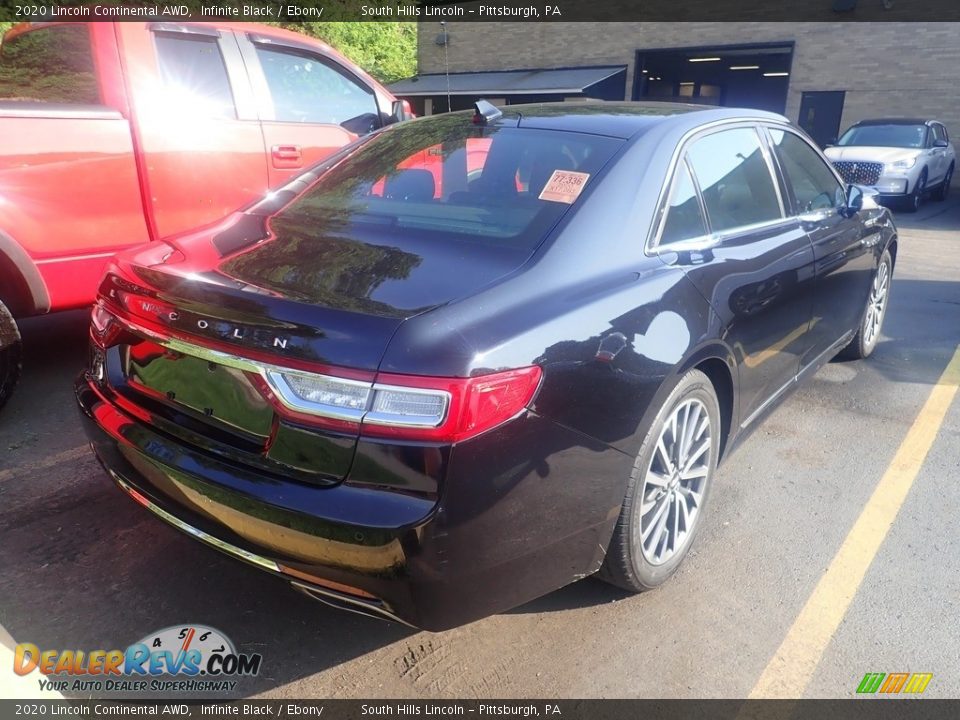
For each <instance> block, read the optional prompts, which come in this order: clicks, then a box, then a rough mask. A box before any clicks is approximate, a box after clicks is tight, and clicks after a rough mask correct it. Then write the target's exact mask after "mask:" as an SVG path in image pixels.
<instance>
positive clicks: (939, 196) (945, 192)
mask: <svg viewBox="0 0 960 720" xmlns="http://www.w3.org/2000/svg"><path fill="white" fill-rule="evenodd" d="M951 180H953V165H951V166H950V168H949V169H948V170H947V174H946V176H945V177H944V178H943V182H942V183H940V187H938V188H937V192H936V193H934V195H933V197H934V199H935V200H939V201H943V200H946V199H947V196H949V195H950V181H951Z"/></svg>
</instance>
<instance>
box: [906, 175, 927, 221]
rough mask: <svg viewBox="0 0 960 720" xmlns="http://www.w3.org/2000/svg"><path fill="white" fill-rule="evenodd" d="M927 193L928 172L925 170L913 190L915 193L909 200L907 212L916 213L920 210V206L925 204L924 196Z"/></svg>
mask: <svg viewBox="0 0 960 720" xmlns="http://www.w3.org/2000/svg"><path fill="white" fill-rule="evenodd" d="M926 191H927V171H926V168H924V170H923V172H922V173H920V177H919V178H917V184H916V186H914V188H913V192H912V193H910V196H909V197H908V198H907V207H906V210H907V212H910V213H915V212H916V211H917V210H919V209H920V205H921V204H922V203H923V194H924V193H925V192H926Z"/></svg>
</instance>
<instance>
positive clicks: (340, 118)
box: [257, 46, 380, 135]
mask: <svg viewBox="0 0 960 720" xmlns="http://www.w3.org/2000/svg"><path fill="white" fill-rule="evenodd" d="M257 57H258V58H259V60H260V65H261V66H262V68H263V73H264V75H265V76H266V79H267V86H268V87H269V88H270V96H271V99H272V101H273V110H274V119H275V120H279V121H281V122H295V123H319V124H328V125H340V126H342V127H343V128H344V129H346V130H349V131H350V132H352V133H354V134H357V135H364V134H366V133H368V132H370V131H372V130H375V129H376V128H377V127H379V126H380V112H379V109H378V107H377V100H376V96H375V95H374V93H373V90H372V89H371V88H369V87H367V86H366V85H363V84H361V83H359V82H357V81H356V80H354V79H353V78H352V77H351V76H350V75H348V74H347V73H346V72H345V71H344V70H342V69H340V68H338V67H337V66H336V65H335V64H334V63H333V62H331V61H327V60H321V59H320V58H318V57H314V56H310V55H307V54H305V53H304V54H301V53H296V52H293V51H287V50H274V49H268V48H265V47H260V46H257Z"/></svg>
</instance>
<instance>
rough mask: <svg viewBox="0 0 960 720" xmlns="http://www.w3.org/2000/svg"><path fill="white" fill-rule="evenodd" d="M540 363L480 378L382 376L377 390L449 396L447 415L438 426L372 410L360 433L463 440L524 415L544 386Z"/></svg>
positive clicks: (398, 437) (408, 437)
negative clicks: (413, 424) (409, 422)
mask: <svg viewBox="0 0 960 720" xmlns="http://www.w3.org/2000/svg"><path fill="white" fill-rule="evenodd" d="M541 374H542V372H541V370H540V367H539V366H537V365H534V366H532V367H526V368H520V369H518V370H507V371H505V372H499V373H494V374H492V375H484V376H482V377H475V378H426V377H417V376H410V375H384V374H381V375H379V376H378V377H377V383H376V385H374V390H375V391H376V392H377V393H390V392H396V393H398V394H403V390H404V389H405V388H411V389H416V390H423V391H427V392H428V393H429V392H430V391H434V392H435V393H437V394H440V393H443V394H446V396H447V398H448V406H447V409H446V413H445V416H444V418H443V420H442V421H441V422H440V424H439V425H437V426H436V427H411V426H409V425H407V424H405V423H404V421H403V417H402V416H396V417H393V418H391V417H390V414H389V413H368V414H367V415H366V416H365V417H364V420H363V423H362V425H361V429H360V434H361V435H364V436H368V437H389V438H397V439H404V440H428V441H433V442H461V441H463V440H466V439H468V438H471V437H474V436H476V435H479V434H481V433H484V432H487V431H488V430H492V429H493V428H495V427H497V426H498V425H502V424H503V423H505V422H506V421H507V420H510V419H511V418H513V417H515V416H516V415H517V414H518V413H520V412H521V411H522V410H523V409H524V408H525V407H526V406H527V405H529V404H530V401H531V400H532V399H533V396H534V393H536V391H537V387H539V385H540V377H541Z"/></svg>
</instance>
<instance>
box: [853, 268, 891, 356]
mask: <svg viewBox="0 0 960 720" xmlns="http://www.w3.org/2000/svg"><path fill="white" fill-rule="evenodd" d="M892 278H893V260H892V259H891V258H890V253H889V252H888V251H887V250H884V251H883V255H882V256H881V257H880V264H879V265H878V266H877V273H876V275H874V276H873V284H872V285H871V286H870V294H869V295H868V296H867V307H866V308H865V309H864V312H863V320H862V321H861V322H860V328H859V329H858V330H857V334H856V335H854V336H853V340H851V341H850V344H849V345H847V346H846V347H845V348H844V349H843V350H842V351H841V353H840V354H841V356H843V357H846V358H850V359H851V360H860V359H862V358H866V357H870V355H871V353H873V350H874V348H876V347H877V340H879V339H880V330H881V329H882V328H883V319H884V318H885V317H886V316H887V300H889V298H890V281H891V279H892Z"/></svg>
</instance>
